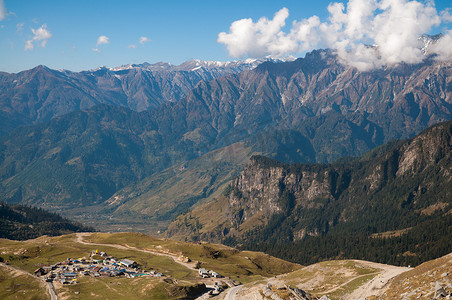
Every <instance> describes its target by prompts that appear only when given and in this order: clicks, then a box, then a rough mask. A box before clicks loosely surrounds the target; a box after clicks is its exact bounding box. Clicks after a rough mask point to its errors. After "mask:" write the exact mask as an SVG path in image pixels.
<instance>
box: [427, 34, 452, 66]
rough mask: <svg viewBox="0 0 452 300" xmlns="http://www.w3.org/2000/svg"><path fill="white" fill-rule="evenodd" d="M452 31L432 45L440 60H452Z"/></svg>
mask: <svg viewBox="0 0 452 300" xmlns="http://www.w3.org/2000/svg"><path fill="white" fill-rule="evenodd" d="M451 45H452V30H449V31H447V32H446V33H445V34H444V36H443V37H442V38H441V39H439V40H438V41H437V42H436V43H435V44H433V45H432V51H433V52H434V53H436V54H438V59H439V60H452V46H451Z"/></svg>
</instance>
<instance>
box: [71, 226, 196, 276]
mask: <svg viewBox="0 0 452 300" xmlns="http://www.w3.org/2000/svg"><path fill="white" fill-rule="evenodd" d="M90 235H91V233H85V232H83V233H76V236H77V239H76V241H77V243H80V244H84V245H92V246H105V247H112V248H116V249H121V250H134V251H140V252H145V253H150V254H153V255H160V256H166V257H169V258H171V259H172V260H174V262H175V263H178V264H180V265H182V266H184V267H186V268H188V269H190V270H193V271H195V272H197V271H198V270H196V269H195V263H194V262H193V263H186V262H182V261H180V260H179V259H178V255H177V254H170V253H165V252H159V251H156V250H149V249H140V248H136V247H133V246H129V245H127V244H125V245H118V244H101V243H90V242H86V241H84V240H83V237H84V236H90Z"/></svg>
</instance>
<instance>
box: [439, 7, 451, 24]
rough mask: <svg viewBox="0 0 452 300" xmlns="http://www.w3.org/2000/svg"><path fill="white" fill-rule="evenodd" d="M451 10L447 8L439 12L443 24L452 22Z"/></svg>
mask: <svg viewBox="0 0 452 300" xmlns="http://www.w3.org/2000/svg"><path fill="white" fill-rule="evenodd" d="M451 11H452V9H451V8H447V9H445V10H443V11H442V12H441V19H442V21H443V22H444V23H450V22H452V14H451Z"/></svg>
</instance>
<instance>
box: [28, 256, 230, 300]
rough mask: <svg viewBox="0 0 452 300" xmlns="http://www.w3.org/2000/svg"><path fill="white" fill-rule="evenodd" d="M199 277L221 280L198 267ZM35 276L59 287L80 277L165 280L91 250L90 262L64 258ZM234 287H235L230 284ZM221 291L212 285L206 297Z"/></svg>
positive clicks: (218, 287)
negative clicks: (145, 277)
mask: <svg viewBox="0 0 452 300" xmlns="http://www.w3.org/2000/svg"><path fill="white" fill-rule="evenodd" d="M179 260H183V261H187V260H188V261H190V260H189V258H188V257H184V256H181V257H180V258H179ZM198 274H199V276H200V277H201V278H203V279H205V278H212V279H214V278H222V277H223V276H222V275H220V274H219V273H217V272H215V271H213V270H206V269H205V268H199V269H198ZM34 275H35V276H37V277H43V279H44V281H46V282H49V283H59V284H64V285H66V284H77V283H78V278H79V277H81V276H91V277H125V278H138V277H143V276H150V277H165V275H164V274H163V273H160V272H156V271H154V270H148V271H145V270H144V269H143V267H142V266H140V265H139V264H138V263H137V262H135V261H133V260H130V259H127V258H124V259H118V258H116V257H113V256H110V255H108V254H107V253H106V252H102V251H99V250H93V251H91V253H90V256H89V259H86V258H78V259H74V258H67V259H66V260H65V261H62V262H58V263H55V264H53V265H48V266H41V267H39V268H38V269H36V270H35V271H34ZM232 286H234V285H232ZM222 291H223V288H222V287H221V285H220V284H219V283H217V282H215V283H214V285H213V288H211V289H210V290H209V292H208V295H210V296H215V295H218V294H220V293H221V292H222Z"/></svg>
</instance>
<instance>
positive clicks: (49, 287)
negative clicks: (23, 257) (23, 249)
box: [0, 263, 58, 300]
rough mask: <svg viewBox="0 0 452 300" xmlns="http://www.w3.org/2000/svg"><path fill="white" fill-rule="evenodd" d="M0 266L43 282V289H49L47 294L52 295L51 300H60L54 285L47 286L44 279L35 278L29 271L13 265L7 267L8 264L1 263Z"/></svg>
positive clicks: (48, 284) (49, 283)
mask: <svg viewBox="0 0 452 300" xmlns="http://www.w3.org/2000/svg"><path fill="white" fill-rule="evenodd" d="M0 265H1V266H3V267H5V268H6V269H8V270H10V271H13V272H18V273H20V274H22V275H26V276H30V277H32V278H34V279H37V280H39V281H41V283H42V285H43V287H46V288H47V292H48V293H49V295H50V299H51V300H58V297H57V294H56V293H55V288H54V286H53V283H51V282H47V284H46V282H45V281H44V279H42V278H39V277H36V276H34V275H32V274H30V273H28V272H27V271H24V270H21V269H19V268H16V267H14V266H12V265H7V264H5V263H0Z"/></svg>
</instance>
